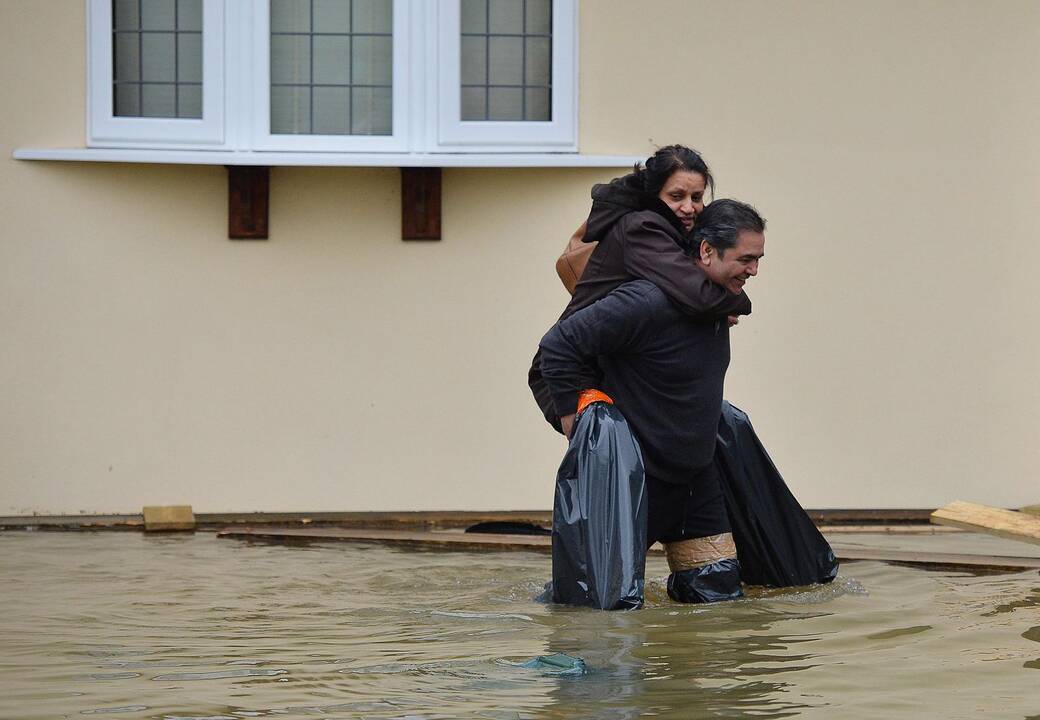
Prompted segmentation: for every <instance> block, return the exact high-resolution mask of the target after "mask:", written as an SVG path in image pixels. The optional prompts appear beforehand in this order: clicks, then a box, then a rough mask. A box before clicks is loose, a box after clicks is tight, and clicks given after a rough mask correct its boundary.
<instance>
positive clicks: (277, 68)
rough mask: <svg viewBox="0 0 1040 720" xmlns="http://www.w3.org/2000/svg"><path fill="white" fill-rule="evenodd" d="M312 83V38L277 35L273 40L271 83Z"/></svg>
mask: <svg viewBox="0 0 1040 720" xmlns="http://www.w3.org/2000/svg"><path fill="white" fill-rule="evenodd" d="M310 81H311V36H310V35H275V36H274V37H272V38H271V82H272V83H303V84H310Z"/></svg>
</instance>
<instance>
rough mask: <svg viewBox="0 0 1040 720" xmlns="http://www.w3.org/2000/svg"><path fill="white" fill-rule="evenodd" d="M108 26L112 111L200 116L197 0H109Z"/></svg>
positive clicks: (129, 114) (199, 5) (199, 7)
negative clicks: (109, 24)
mask: <svg viewBox="0 0 1040 720" xmlns="http://www.w3.org/2000/svg"><path fill="white" fill-rule="evenodd" d="M112 32H113V37H112V43H113V47H112V56H113V57H112V70H113V78H112V82H113V84H114V87H113V100H112V104H113V108H112V110H113V113H114V114H115V115H116V116H117V117H170V118H177V117H180V118H200V117H202V0H112ZM127 83H139V84H137V85H135V86H131V85H128V84H127ZM182 83H187V85H184V86H183V87H182V86H181V84H182ZM182 99H183V101H184V105H183V107H182V106H181V100H182Z"/></svg>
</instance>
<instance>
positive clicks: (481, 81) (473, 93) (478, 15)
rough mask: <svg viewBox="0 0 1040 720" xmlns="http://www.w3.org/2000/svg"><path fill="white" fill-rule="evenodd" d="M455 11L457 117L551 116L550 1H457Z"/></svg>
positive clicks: (532, 118) (515, 118) (536, 118)
mask: <svg viewBox="0 0 1040 720" xmlns="http://www.w3.org/2000/svg"><path fill="white" fill-rule="evenodd" d="M485 11H486V12H485ZM461 12H462V35H461V37H460V51H459V56H460V60H459V63H460V67H459V75H460V84H461V85H462V87H461V88H460V91H461V92H460V102H461V107H460V113H461V118H462V119H463V120H471V121H472V120H499V121H501V120H510V121H518V120H530V121H547V120H551V119H552V117H551V115H552V109H551V108H552V102H551V99H552V1H551V0H463V2H462V5H461ZM485 17H486V19H487V25H486V26H484V27H482V26H481V21H482V20H483V19H484V18H485ZM478 86H484V91H483V92H480V93H478V92H477V88H478ZM482 100H486V103H483V104H482ZM528 103H530V104H531V107H527V105H528Z"/></svg>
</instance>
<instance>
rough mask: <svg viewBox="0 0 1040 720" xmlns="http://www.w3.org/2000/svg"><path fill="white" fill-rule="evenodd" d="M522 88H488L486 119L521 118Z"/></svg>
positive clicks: (522, 111) (522, 108) (522, 105)
mask: <svg viewBox="0 0 1040 720" xmlns="http://www.w3.org/2000/svg"><path fill="white" fill-rule="evenodd" d="M523 118H524V91H523V89H522V88H505V87H492V88H489V89H488V120H523Z"/></svg>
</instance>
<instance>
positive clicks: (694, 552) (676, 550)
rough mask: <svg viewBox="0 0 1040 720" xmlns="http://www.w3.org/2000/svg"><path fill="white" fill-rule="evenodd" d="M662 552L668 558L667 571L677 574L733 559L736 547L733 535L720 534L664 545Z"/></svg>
mask: <svg viewBox="0 0 1040 720" xmlns="http://www.w3.org/2000/svg"><path fill="white" fill-rule="evenodd" d="M664 552H665V555H666V556H667V558H668V569H669V570H671V571H672V572H679V571H680V570H692V569H693V568H698V567H702V566H704V565H710V564H711V563H713V562H717V561H719V560H724V559H726V558H735V557H736V556H737V546H736V545H734V544H733V533H722V534H721V535H709V536H708V537H699V538H691V539H689V540H680V541H679V542H673V543H665V546H664Z"/></svg>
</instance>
